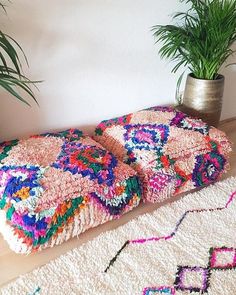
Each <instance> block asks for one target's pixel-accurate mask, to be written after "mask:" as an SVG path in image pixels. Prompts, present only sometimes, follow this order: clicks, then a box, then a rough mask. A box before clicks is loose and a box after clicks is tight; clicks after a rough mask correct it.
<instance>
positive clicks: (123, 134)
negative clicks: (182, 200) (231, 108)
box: [94, 107, 231, 202]
mask: <svg viewBox="0 0 236 295" xmlns="http://www.w3.org/2000/svg"><path fill="white" fill-rule="evenodd" d="M94 138H95V140H96V141H98V142H100V143H101V144H102V145H103V146H104V147H105V148H107V149H108V150H110V151H111V152H112V153H113V154H115V155H116V156H117V157H118V158H119V159H120V160H121V161H123V162H125V163H127V164H129V165H131V167H132V168H134V169H135V170H136V171H137V172H138V174H139V176H140V178H141V180H142V184H143V190H144V192H143V193H144V195H143V198H144V200H147V201H150V202H159V201H162V200H164V199H166V198H168V197H170V196H171V195H176V194H178V193H181V192H185V191H188V190H191V189H194V188H197V187H201V186H204V185H207V184H209V183H212V182H214V181H216V180H217V179H219V177H220V176H221V175H222V173H223V172H224V171H226V169H227V167H228V155H229V152H230V150H231V147H230V143H229V141H228V139H227V137H226V136H225V134H224V133H223V132H222V131H220V130H218V129H216V128H214V127H210V126H208V125H207V124H206V123H204V122H203V121H201V120H199V119H194V118H190V117H188V116H187V115H186V114H184V113H182V112H179V111H177V110H175V109H174V108H171V107H152V108H149V109H146V110H142V111H139V112H136V113H132V114H129V115H126V116H122V117H119V118H115V119H111V120H105V121H102V122H101V123H100V124H99V125H98V126H97V128H96V131H95V136H94Z"/></svg>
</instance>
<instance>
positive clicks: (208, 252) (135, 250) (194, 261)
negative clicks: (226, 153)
mask: <svg viewBox="0 0 236 295" xmlns="http://www.w3.org/2000/svg"><path fill="white" fill-rule="evenodd" d="M0 271H2V270H0ZM189 293H191V294H205V293H206V294H212V295H233V294H236V178H234V177H231V178H229V179H227V180H224V181H222V182H218V183H216V184H215V185H212V186H210V187H208V188H205V189H202V190H201V191H199V192H196V193H192V194H189V195H187V196H185V197H184V198H182V199H181V200H179V201H177V202H174V203H172V204H168V205H165V206H163V207H161V208H159V209H157V210H156V211H155V212H153V213H150V214H146V215H143V216H140V217H138V218H137V219H134V220H132V221H130V222H128V223H127V224H125V225H124V226H121V227H119V228H118V229H116V230H112V231H109V232H105V233H103V234H101V235H100V236H98V237H97V238H95V239H94V240H92V241H90V242H88V243H86V244H84V245H82V246H80V247H78V248H76V249H74V250H72V251H70V252H68V253H67V254H65V255H62V256H61V257H59V258H57V259H56V260H54V261H51V262H50V263H48V264H46V265H45V266H43V267H40V268H38V269H36V270H34V271H32V272H30V273H28V274H26V275H23V276H21V277H19V278H18V279H17V280H16V281H14V282H13V283H11V284H9V285H8V286H6V287H4V288H2V290H1V294H4V295H8V294H10V295H24V294H27V295H33V294H34V295H36V294H37V295H65V294H68V295H73V294H76V295H77V294H81V295H83V294H86V295H88V294H89V295H90V294H92V295H114V294H115V295H139V294H140V295H154V294H155V295H157V294H171V295H173V294H176V295H180V294H189Z"/></svg>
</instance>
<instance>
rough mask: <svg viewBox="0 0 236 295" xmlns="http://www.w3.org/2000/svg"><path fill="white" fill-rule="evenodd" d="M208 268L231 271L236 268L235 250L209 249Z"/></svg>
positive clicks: (225, 248)
mask: <svg viewBox="0 0 236 295" xmlns="http://www.w3.org/2000/svg"><path fill="white" fill-rule="evenodd" d="M210 255H211V256H210V267H211V268H213V269H232V268H236V249H235V248H227V247H221V248H211V250H210Z"/></svg>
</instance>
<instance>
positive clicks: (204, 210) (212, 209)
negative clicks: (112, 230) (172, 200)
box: [104, 191, 236, 273]
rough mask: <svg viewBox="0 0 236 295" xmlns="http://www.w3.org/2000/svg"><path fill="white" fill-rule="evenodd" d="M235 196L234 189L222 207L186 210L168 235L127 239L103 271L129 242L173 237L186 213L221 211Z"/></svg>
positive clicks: (112, 263) (140, 242)
mask: <svg viewBox="0 0 236 295" xmlns="http://www.w3.org/2000/svg"><path fill="white" fill-rule="evenodd" d="M235 196H236V191H235V192H233V193H232V194H231V195H230V197H229V199H228V201H227V202H226V205H225V206H224V207H217V208H210V209H193V210H187V211H186V212H185V213H184V214H183V215H182V216H181V218H180V219H179V221H178V222H177V224H176V226H175V228H174V230H173V231H172V232H171V234H170V235H167V236H162V237H151V238H142V239H134V240H127V241H126V242H125V243H124V244H123V246H122V247H121V248H120V249H119V250H118V251H117V253H116V255H115V256H114V257H113V258H112V259H111V260H110V262H109V264H108V266H107V267H106V269H105V270H104V272H105V273H107V271H108V270H109V268H110V267H111V266H113V265H114V263H115V261H116V260H117V258H118V257H119V255H120V254H121V253H122V251H123V250H124V249H125V248H126V247H127V246H128V245H130V244H145V243H147V242H153V241H155V242H158V241H160V240H169V239H171V238H173V237H174V236H175V235H176V233H177V231H178V229H179V227H180V225H181V223H182V222H183V221H184V219H185V218H186V217H187V215H188V214H190V213H201V212H211V211H213V212H214V211H221V210H224V209H227V208H228V206H229V205H230V204H231V202H232V201H233V199H234V198H235Z"/></svg>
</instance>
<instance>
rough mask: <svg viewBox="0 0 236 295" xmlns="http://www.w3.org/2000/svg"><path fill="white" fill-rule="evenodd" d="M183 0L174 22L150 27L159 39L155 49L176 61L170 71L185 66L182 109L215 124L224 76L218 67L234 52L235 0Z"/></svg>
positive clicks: (235, 31) (219, 110)
mask: <svg viewBox="0 0 236 295" xmlns="http://www.w3.org/2000/svg"><path fill="white" fill-rule="evenodd" d="M183 1H185V2H186V3H187V4H188V5H189V9H188V11H187V12H180V13H176V14H175V15H174V17H173V20H176V21H177V23H175V24H174V25H156V26H154V27H153V29H152V30H153V32H154V36H155V37H156V41H157V42H161V43H162V46H161V48H160V50H159V53H160V55H161V57H162V58H167V59H170V60H171V61H174V62H175V63H176V64H175V66H174V67H173V69H172V72H176V71H177V70H178V69H179V68H182V67H184V68H186V67H187V68H188V70H189V72H190V73H189V75H188V77H187V81H186V85H185V90H184V94H183V98H182V106H181V108H182V110H184V111H185V112H187V113H188V114H190V115H194V116H197V117H199V118H202V119H203V120H204V121H206V122H207V123H209V124H211V125H214V126H217V124H218V123H219V119H220V115H221V108H222V96H223V90H224V77H223V76H222V75H220V74H219V71H220V68H221V66H222V65H223V64H224V63H225V61H226V60H227V59H228V57H229V56H230V55H232V54H233V53H234V50H233V49H232V44H233V43H234V42H235V40H236V1H235V0H183ZM183 1H182V2H183ZM181 77H182V75H181V76H180V79H179V80H178V83H177V89H178V87H179V85H180V81H181Z"/></svg>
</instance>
